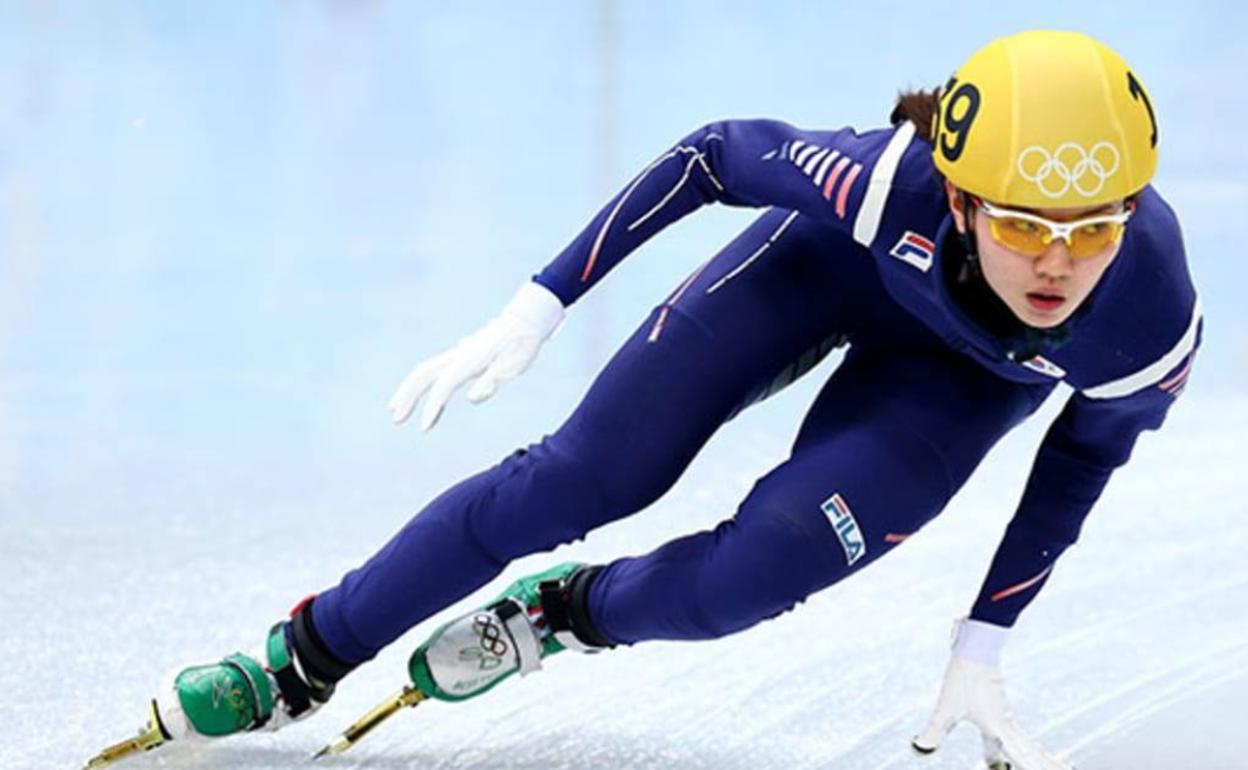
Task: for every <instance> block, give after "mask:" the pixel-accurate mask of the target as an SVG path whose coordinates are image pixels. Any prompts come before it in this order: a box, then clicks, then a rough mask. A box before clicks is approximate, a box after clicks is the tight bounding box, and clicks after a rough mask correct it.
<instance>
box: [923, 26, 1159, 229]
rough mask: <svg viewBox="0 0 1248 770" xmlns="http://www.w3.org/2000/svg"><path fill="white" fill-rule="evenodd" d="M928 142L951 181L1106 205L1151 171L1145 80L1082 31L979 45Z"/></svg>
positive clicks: (1153, 155) (1028, 196) (1033, 201)
mask: <svg viewBox="0 0 1248 770" xmlns="http://www.w3.org/2000/svg"><path fill="white" fill-rule="evenodd" d="M932 139H933V144H934V147H933V149H932V157H933V159H934V161H935V163H936V167H937V168H938V169H940V171H941V173H943V174H944V175H945V177H946V178H948V179H949V181H951V182H952V183H953V184H954V185H955V186H956V187H959V188H961V189H963V190H966V191H967V192H970V193H973V194H975V195H978V196H979V197H981V198H984V199H986V200H989V201H993V202H996V203H1002V204H1007V205H1013V206H1021V207H1026V208H1066V207H1085V206H1097V205H1101V204H1105V203H1110V202H1112V201H1116V200H1120V199H1122V198H1126V197H1128V196H1130V195H1133V194H1135V193H1137V192H1139V191H1140V190H1141V189H1142V188H1143V187H1144V185H1146V184H1148V181H1149V180H1150V179H1152V177H1153V174H1154V172H1156V170H1157V121H1156V118H1155V116H1154V115H1153V105H1152V102H1151V101H1150V100H1149V98H1148V93H1147V92H1146V91H1145V90H1144V86H1143V85H1142V84H1141V83H1140V80H1139V78H1137V77H1136V76H1135V73H1133V72H1132V71H1131V69H1130V68H1129V67H1128V66H1127V63H1126V62H1125V61H1123V59H1122V57H1120V56H1119V55H1118V54H1116V53H1114V52H1113V51H1111V50H1110V49H1109V48H1108V47H1107V46H1105V45H1104V44H1103V43H1100V42H1098V41H1096V40H1093V39H1092V38H1090V37H1088V36H1087V35H1083V34H1080V33H1078V32H1057V31H1051V30H1034V31H1030V32H1022V33H1019V34H1017V35H1011V36H1009V37H1003V38H1000V39H998V40H994V41H993V42H991V43H989V44H988V45H986V46H984V47H983V48H981V49H980V50H978V51H976V52H975V53H974V54H972V56H971V58H970V59H968V60H967V61H966V62H965V63H964V64H963V65H962V66H961V67H960V68H959V69H958V71H957V72H956V73H954V75H953V77H952V78H950V80H949V82H948V83H947V84H946V85H945V87H944V89H942V91H941V95H940V108H939V109H938V110H937V114H936V119H935V121H933V125H932Z"/></svg>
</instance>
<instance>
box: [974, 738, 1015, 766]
mask: <svg viewBox="0 0 1248 770" xmlns="http://www.w3.org/2000/svg"><path fill="white" fill-rule="evenodd" d="M980 737H981V738H983V741H984V764H985V765H987V766H988V770H1012V768H1011V767H1010V763H1009V762H1008V761H1007V760H1006V758H1005V754H1004V753H1003V752H1002V750H1001V739H1000V738H998V737H997V736H995V735H989V734H988V733H985V732H981V733H980Z"/></svg>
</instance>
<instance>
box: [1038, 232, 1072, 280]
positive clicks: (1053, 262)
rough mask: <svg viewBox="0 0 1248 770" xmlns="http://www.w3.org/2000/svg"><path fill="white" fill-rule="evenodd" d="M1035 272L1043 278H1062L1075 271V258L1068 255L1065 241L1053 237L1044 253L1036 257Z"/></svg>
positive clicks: (1068, 251)
mask: <svg viewBox="0 0 1248 770" xmlns="http://www.w3.org/2000/svg"><path fill="white" fill-rule="evenodd" d="M1035 270H1036V274H1037V275H1040V276H1043V277H1045V278H1054V279H1057V280H1063V279H1066V278H1069V277H1070V276H1071V275H1072V274H1074V272H1075V260H1074V258H1073V257H1071V256H1070V249H1068V248H1067V247H1066V241H1065V240H1063V239H1061V238H1054V239H1053V242H1052V243H1050V244H1049V247H1048V248H1047V249H1045V251H1044V253H1043V254H1041V255H1040V256H1039V257H1037V258H1036V263H1035Z"/></svg>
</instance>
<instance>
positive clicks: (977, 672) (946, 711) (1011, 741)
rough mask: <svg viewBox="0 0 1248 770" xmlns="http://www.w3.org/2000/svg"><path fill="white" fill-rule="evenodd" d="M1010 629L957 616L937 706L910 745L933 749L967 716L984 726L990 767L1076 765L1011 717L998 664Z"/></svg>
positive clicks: (1060, 769) (1047, 769) (1035, 769)
mask: <svg viewBox="0 0 1248 770" xmlns="http://www.w3.org/2000/svg"><path fill="white" fill-rule="evenodd" d="M1008 630H1009V629H1006V628H1002V627H1001V626H995V625H992V624H991V623H983V622H980V621H977V620H969V619H964V620H960V621H958V623H957V625H956V626H955V633H956V637H955V640H954V644H953V658H952V660H950V661H949V668H948V669H946V671H945V682H944V684H943V685H942V686H941V688H940V697H939V698H938V699H937V701H936V710H935V711H934V712H933V713H932V718H931V720H930V721H929V722H928V724H927V727H926V729H924V730H923V732H921V733H919V734H918V735H917V736H915V738H914V740H913V741H911V746H913V747H914V749H915V751H918V752H919V753H921V754H930V753H932V752H933V751H935V750H936V749H938V748H940V743H941V741H943V740H944V738H945V736H946V735H947V734H948V733H949V731H950V730H952V729H953V727H954V725H956V724H958V723H959V722H962V721H968V722H970V723H971V724H973V725H975V726H976V727H978V728H979V731H980V736H981V737H982V738H983V741H984V761H985V762H986V763H987V764H988V767H989V768H991V770H1073V767H1072V766H1071V765H1069V764H1067V763H1065V762H1063V761H1061V760H1059V759H1057V758H1055V757H1052V756H1050V755H1049V754H1047V753H1046V752H1045V751H1044V749H1043V748H1041V747H1040V744H1038V743H1036V742H1035V741H1034V740H1033V739H1031V738H1030V737H1028V736H1027V735H1025V734H1023V733H1022V732H1021V731H1020V730H1019V729H1018V728H1017V727H1015V726H1014V723H1013V721H1011V719H1010V715H1009V710H1008V708H1007V707H1006V704H1005V687H1004V683H1003V680H1002V677H1001V670H1000V669H999V668H998V667H997V663H998V660H999V658H1000V654H1001V647H1002V645H1004V643H1005V637H1006V633H1007V632H1008Z"/></svg>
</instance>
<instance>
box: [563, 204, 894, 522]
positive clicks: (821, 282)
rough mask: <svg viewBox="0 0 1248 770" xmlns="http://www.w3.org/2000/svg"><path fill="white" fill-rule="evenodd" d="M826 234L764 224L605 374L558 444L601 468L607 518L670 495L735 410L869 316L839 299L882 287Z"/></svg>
mask: <svg viewBox="0 0 1248 770" xmlns="http://www.w3.org/2000/svg"><path fill="white" fill-rule="evenodd" d="M826 232H827V231H826V228H823V227H822V226H817V225H815V224H814V223H811V222H808V221H804V220H803V218H800V217H794V216H792V215H791V214H790V213H789V212H785V211H769V212H767V213H765V214H763V215H762V216H761V217H759V218H758V219H757V220H756V221H755V222H754V223H753V224H752V225H751V226H750V227H748V228H747V229H746V230H745V231H744V232H743V233H742V234H741V235H739V236H738V237H737V238H736V239H734V240H733V241H732V242H731V243H730V244H728V245H727V246H726V247H725V248H724V249H723V250H721V251H720V252H719V253H718V254H716V255H715V256H714V257H712V258H711V259H710V260H708V261H707V262H706V263H705V264H703V265H702V266H701V267H699V268H698V269H697V270H695V271H694V272H693V273H692V274H691V275H690V276H689V277H688V278H687V279H686V280H685V281H683V282H682V283H681V285H680V286H678V287H677V288H676V289H675V290H674V291H673V292H672V293H671V295H669V296H668V297H667V298H666V300H665V301H664V302H663V303H661V304H660V305H659V306H657V307H656V308H654V310H653V312H652V313H651V314H650V316H649V317H648V318H647V319H646V321H645V322H644V323H643V324H642V325H641V327H640V328H638V329H637V331H636V332H635V333H634V334H633V335H632V336H631V337H630V338H629V340H628V341H627V342H626V343H625V344H624V346H623V347H622V348H621V349H620V351H619V352H617V354H616V355H615V356H614V357H613V358H612V360H611V361H610V362H609V363H608V364H607V366H606V367H605V368H604V369H603V371H602V372H601V374H600V375H599V376H598V378H597V379H596V381H595V382H594V384H593V386H592V387H591V388H590V390H589V392H588V393H587V394H586V396H585V398H584V399H583V400H582V402H581V403H580V405H579V406H578V407H577V409H576V410H575V412H574V413H573V414H572V416H571V417H570V418H569V419H568V421H567V423H566V424H565V425H564V426H563V427H562V428H561V429H560V430H559V431H558V432H557V433H556V434H555V435H554V436H552V437H551V439H550V440H549V441H550V442H552V443H553V444H554V445H555V447H556V448H558V449H560V450H564V449H566V451H567V452H568V453H575V456H577V457H578V458H582V459H583V460H584V463H583V464H584V465H586V466H588V467H590V468H591V469H592V470H591V473H592V474H593V476H594V478H595V480H596V482H597V483H598V484H599V485H600V486H601V487H603V488H604V489H605V490H606V491H605V493H604V497H605V498H607V499H608V501H609V503H610V504H608V505H607V506H605V507H604V508H603V509H602V510H603V513H604V514H605V515H606V516H607V518H611V517H614V516H618V515H621V513H622V512H624V511H627V510H636V509H637V508H639V507H641V506H643V505H645V504H647V503H648V502H650V501H651V500H653V499H654V498H655V497H657V496H658V495H659V494H662V492H663V491H664V490H666V489H667V488H668V486H670V484H671V483H672V482H674V481H675V479H676V478H677V477H678V476H679V475H680V473H681V472H682V471H683V470H684V468H685V466H686V465H687V464H688V462H689V461H690V460H691V459H692V457H693V456H694V454H696V453H697V451H698V450H699V449H700V448H701V447H702V445H703V444H704V443H705V442H706V441H707V439H709V438H710V436H711V435H712V434H713V433H714V431H715V430H716V429H717V428H718V427H719V426H720V425H722V424H723V423H724V421H725V420H727V419H728V418H729V417H731V415H732V414H733V413H735V411H736V410H737V409H739V408H740V407H741V406H742V405H743V404H745V403H748V402H750V401H751V400H752V399H754V398H756V397H758V396H759V395H761V394H763V393H764V392H766V391H767V390H768V389H769V388H770V387H771V386H772V384H773V383H774V382H775V381H776V379H777V378H778V377H780V376H781V375H782V374H784V373H785V372H786V370H788V371H789V372H790V373H791V372H792V371H793V369H794V368H795V364H796V363H798V362H801V361H803V358H804V360H805V361H806V362H807V363H809V362H811V361H812V360H813V359H814V358H816V357H817V356H818V354H819V353H820V352H826V351H827V349H829V348H830V347H831V346H832V344H833V342H834V341H835V340H836V339H839V338H840V336H841V335H842V334H843V333H845V332H847V331H852V329H850V328H849V326H850V325H851V322H853V321H854V320H855V319H859V318H860V317H861V315H860V314H856V313H855V312H853V310H852V309H851V308H849V307H847V306H845V305H844V304H838V303H837V302H836V301H835V297H834V296H833V295H835V294H837V293H841V294H847V295H848V294H849V292H847V291H846V289H845V287H846V285H847V284H849V283H852V281H851V280H850V279H849V278H848V277H847V276H848V275H849V274H851V273H853V274H856V275H859V276H861V278H860V280H869V281H876V282H877V284H878V279H876V278H875V277H874V270H873V268H871V266H870V264H869V263H868V262H864V261H863V260H862V258H861V256H860V255H851V254H849V253H848V252H850V251H852V250H853V249H854V248H855V247H854V246H853V244H852V242H849V241H848V239H841V240H828V239H826V238H825V237H823V236H824V235H826ZM844 257H851V258H852V259H851V260H846V259H841V258H844ZM838 259H840V260H841V262H843V263H844V264H840V265H839V266H838ZM812 351H813V352H812Z"/></svg>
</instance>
